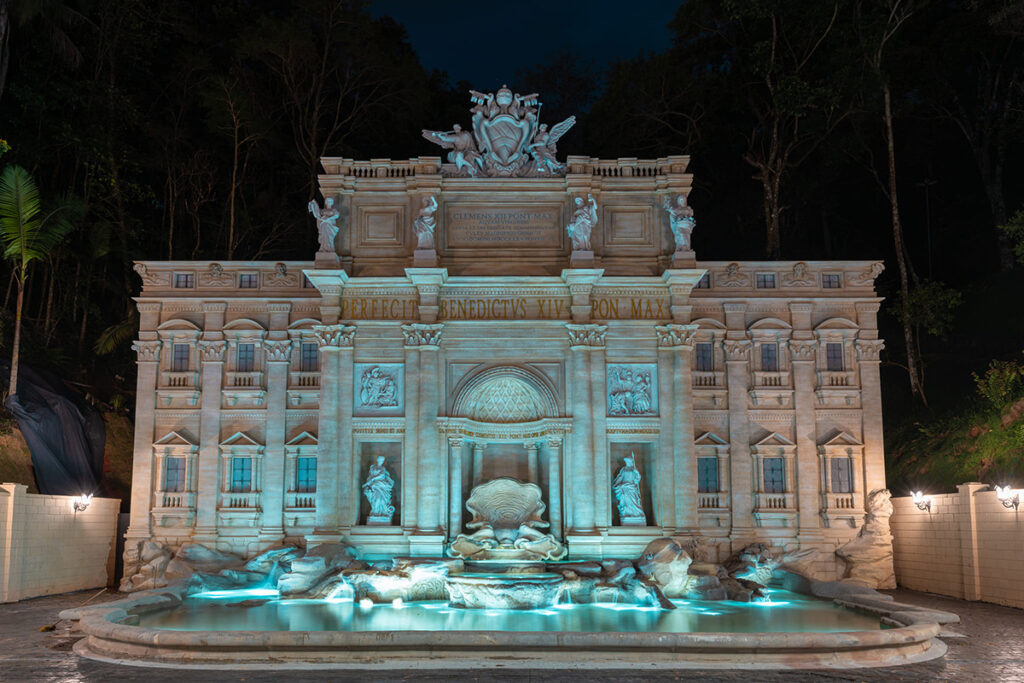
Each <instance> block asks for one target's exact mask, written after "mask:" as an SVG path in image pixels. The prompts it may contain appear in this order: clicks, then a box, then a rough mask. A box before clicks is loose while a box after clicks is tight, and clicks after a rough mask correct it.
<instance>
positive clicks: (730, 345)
mask: <svg viewBox="0 0 1024 683" xmlns="http://www.w3.org/2000/svg"><path fill="white" fill-rule="evenodd" d="M722 345H723V347H724V348H725V359H726V360H727V361H729V360H750V340H749V339H726V340H725V341H724V342H722Z"/></svg>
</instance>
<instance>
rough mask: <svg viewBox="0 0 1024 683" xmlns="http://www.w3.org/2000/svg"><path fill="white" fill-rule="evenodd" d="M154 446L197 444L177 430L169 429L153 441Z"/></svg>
mask: <svg viewBox="0 0 1024 683" xmlns="http://www.w3.org/2000/svg"><path fill="white" fill-rule="evenodd" d="M153 445H154V446H190V447H194V446H198V445H199V444H197V443H195V442H194V441H192V440H191V439H189V438H188V437H187V436H185V435H184V434H182V433H181V432H177V431H170V432H167V433H166V434H164V435H163V436H161V437H160V438H159V439H157V440H156V441H154V442H153Z"/></svg>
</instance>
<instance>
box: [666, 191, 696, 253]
mask: <svg viewBox="0 0 1024 683" xmlns="http://www.w3.org/2000/svg"><path fill="white" fill-rule="evenodd" d="M663 206H664V207H665V210H666V211H668V221H669V226H670V227H671V228H672V237H674V238H675V240H676V251H687V250H689V249H692V247H691V246H690V234H691V233H692V232H693V229H694V228H695V227H696V226H697V221H696V220H694V218H693V209H691V208H690V207H689V206H687V204H686V195H685V194H677V195H676V196H675V199H672V198H670V197H665V201H664V204H663Z"/></svg>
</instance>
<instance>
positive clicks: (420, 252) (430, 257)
mask: <svg viewBox="0 0 1024 683" xmlns="http://www.w3.org/2000/svg"><path fill="white" fill-rule="evenodd" d="M437 264H438V260H437V251H436V250H434V249H417V250H416V251H414V252H412V265H413V267H415V268H437Z"/></svg>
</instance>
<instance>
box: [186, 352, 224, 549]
mask: <svg viewBox="0 0 1024 683" xmlns="http://www.w3.org/2000/svg"><path fill="white" fill-rule="evenodd" d="M225 346H226V344H225V343H224V342H223V341H200V342H199V357H200V360H201V362H202V370H201V374H200V380H199V381H200V398H199V406H200V409H199V461H198V465H197V467H196V474H197V476H196V529H195V533H194V534H193V540H195V541H196V542H197V543H202V544H204V545H211V546H212V545H214V544H215V543H216V541H217V505H218V503H219V501H218V498H219V496H220V409H221V401H222V399H221V386H222V383H223V378H224V349H225Z"/></svg>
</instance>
